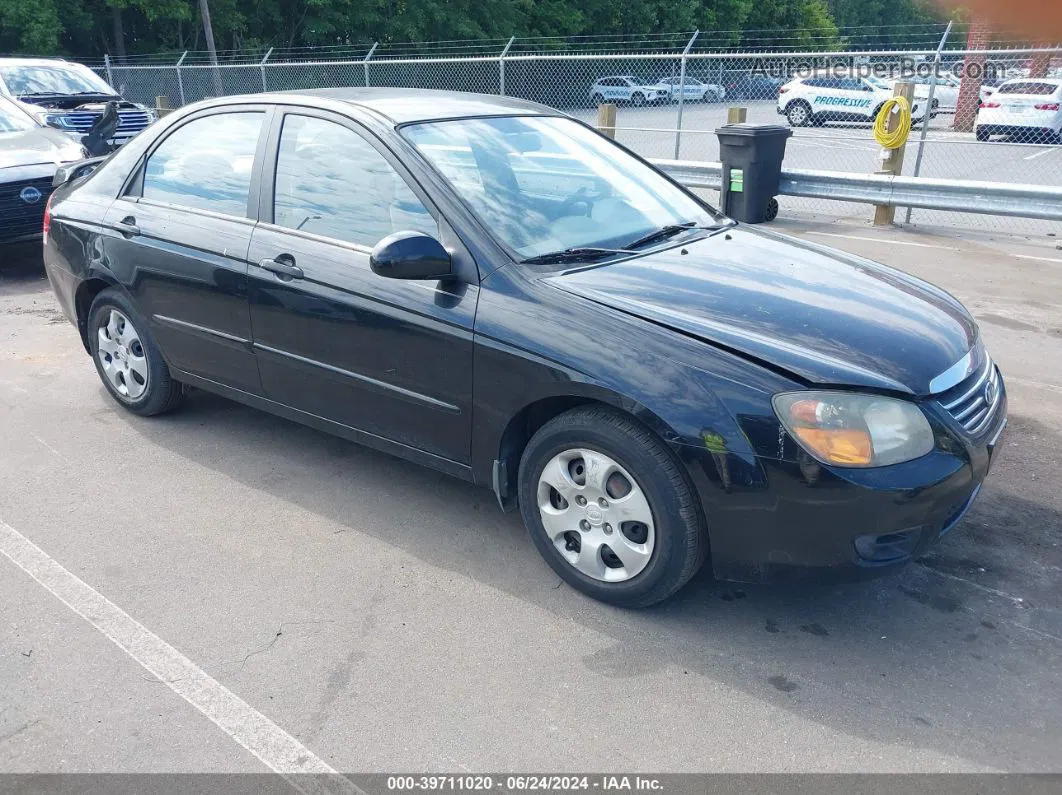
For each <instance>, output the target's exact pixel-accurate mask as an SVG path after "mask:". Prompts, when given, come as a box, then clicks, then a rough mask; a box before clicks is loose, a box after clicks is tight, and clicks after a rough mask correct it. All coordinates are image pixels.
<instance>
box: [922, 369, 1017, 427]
mask: <svg viewBox="0 0 1062 795" xmlns="http://www.w3.org/2000/svg"><path fill="white" fill-rule="evenodd" d="M1001 386H1002V385H1001V383H1000V378H999V369H998V368H997V367H996V365H995V363H994V362H993V361H992V358H991V357H990V356H988V355H987V354H986V355H985V361H984V364H982V365H981V367H980V368H978V370H977V371H976V372H974V373H973V374H971V375H970V376H968V377H966V378H965V379H963V380H962V381H961V382H959V383H958V384H957V385H955V386H954V387H952V388H951V389H949V390H947V391H946V392H944V393H942V394H940V395H938V396H937V400H938V402H939V403H940V405H941V406H942V407H943V408H944V410H945V411H947V412H948V413H949V414H951V416H952V417H954V418H955V419H956V421H958V423H959V424H960V425H962V427H963V428H965V429H966V431H967V432H968V433H969V434H970V435H971V436H977V435H978V434H981V433H983V432H984V431H985V430H987V429H988V427H989V426H990V425H991V424H992V419H993V418H994V417H995V415H996V409H997V408H999V403H1000V400H999V398H1000V395H1001V394H1002V392H1003V390H1002V388H1001Z"/></svg>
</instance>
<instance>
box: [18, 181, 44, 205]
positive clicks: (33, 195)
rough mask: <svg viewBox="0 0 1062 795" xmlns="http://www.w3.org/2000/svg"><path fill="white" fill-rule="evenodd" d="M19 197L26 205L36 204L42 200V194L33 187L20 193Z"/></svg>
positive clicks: (28, 187)
mask: <svg viewBox="0 0 1062 795" xmlns="http://www.w3.org/2000/svg"><path fill="white" fill-rule="evenodd" d="M18 197H19V198H20V199H22V201H24V202H25V203H26V204H36V203H37V202H39V201H40V200H41V192H40V191H39V190H37V189H36V188H35V187H33V186H32V185H28V186H26V187H25V188H23V189H22V190H21V191H20V192H19V194H18Z"/></svg>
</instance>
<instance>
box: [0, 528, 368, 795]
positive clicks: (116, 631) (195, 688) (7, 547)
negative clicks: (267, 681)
mask: <svg viewBox="0 0 1062 795" xmlns="http://www.w3.org/2000/svg"><path fill="white" fill-rule="evenodd" d="M0 553H3V555H4V556H5V557H7V558H8V559H9V560H10V561H11V562H12V563H14V564H15V565H16V566H18V567H19V568H20V569H22V570H23V571H24V572H26V573H27V574H28V575H29V576H30V577H32V578H33V579H35V580H36V581H37V582H38V583H40V584H41V585H42V586H44V588H45V589H47V590H48V591H49V592H50V593H51V594H52V596H54V597H55V598H56V599H58V600H59V601H60V602H62V603H63V604H65V605H66V606H67V607H69V608H70V609H71V610H73V611H74V612H75V613H77V614H78V615H79V616H81V617H82V618H83V619H85V620H86V621H88V622H89V623H90V624H92V626H94V627H95V628H96V629H98V630H99V631H100V632H101V633H103V635H104V636H105V637H106V638H107V639H108V640H110V641H111V642H112V643H114V644H115V645H116V646H117V647H118V648H120V649H121V650H122V651H124V652H125V653H126V654H128V655H129V656H130V657H132V658H133V659H134V660H136V661H137V662H138V663H140V664H141V665H142V666H143V667H144V668H146V669H147V670H148V671H150V672H151V674H152V675H154V676H155V677H157V678H158V680H159V681H160V682H162V683H163V684H165V685H166V686H167V687H169V688H170V690H172V691H173V692H174V693H176V694H177V695H179V696H180V697H181V698H183V699H184V700H185V701H187V702H188V703H189V704H191V705H192V706H193V707H195V708H196V709H197V710H199V711H200V712H202V713H203V714H204V715H206V717H208V718H209V719H210V720H211V721H213V722H214V723H215V724H216V725H217V726H218V728H220V729H221V730H222V731H223V732H225V733H226V734H227V735H229V737H231V738H232V739H233V740H235V741H236V742H237V743H239V744H240V745H242V746H243V747H244V748H246V749H247V750H248V751H250V752H251V753H252V754H254V755H255V756H256V757H258V759H260V760H261V761H262V762H263V763H264V764H265V765H266V766H267V767H268V768H269V769H271V770H273V771H275V772H276V773H280V774H281V775H283V776H284V777H285V778H287V779H288V781H289V783H291V785H292V786H293V787H295V788H296V789H298V790H300V791H304V792H306V791H312V792H337V793H340V792H341V793H359V792H361V790H359V789H358V788H357V787H355V786H354V785H353V784H352V783H351V782H350V781H349V780H348V779H346V778H343V777H342V776H340V775H339V774H338V773H337V772H336V771H335V770H333V769H332V768H331V767H330V766H329V765H328V764H327V763H325V762H324V760H322V759H320V758H319V757H318V756H316V755H315V754H314V753H313V752H312V751H310V749H308V748H306V746H304V745H303V744H302V743H300V742H299V741H298V740H296V739H295V738H294V737H292V736H291V735H290V734H288V733H287V732H286V731H284V730H283V729H281V728H280V727H279V726H277V725H276V724H275V723H273V721H271V720H270V719H269V718H267V717H266V716H265V715H263V714H262V713H261V712H259V711H258V710H256V709H255V708H254V707H252V706H251V705H250V704H248V703H246V702H245V701H243V700H242V699H240V698H239V697H237V696H236V695H234V694H233V693H232V692H231V691H230V690H228V688H226V687H225V686H224V685H222V684H221V683H220V682H218V681H217V680H215V679H213V678H211V677H210V676H209V675H208V674H207V673H206V672H205V671H203V670H201V669H200V668H198V667H197V666H196V665H195V663H193V662H192V661H191V660H189V659H188V658H187V657H185V656H184V655H183V654H181V653H180V652H179V651H177V650H176V649H175V648H173V646H171V645H170V644H168V643H166V641H164V640H163V639H162V638H160V637H158V636H157V635H155V634H154V633H153V632H151V631H150V630H149V629H147V628H146V627H145V626H144V625H143V624H141V623H140V622H138V621H136V620H135V619H133V618H132V617H131V616H130V615H129V614H128V613H126V612H125V611H124V610H122V609H121V608H120V607H118V606H117V605H116V604H114V603H113V602H111V601H109V600H108V599H107V598H106V597H105V596H103V595H102V594H101V593H99V592H98V591H96V590H95V589H94V588H93V587H92V586H90V585H89V584H88V583H86V582H84V581H82V580H80V579H78V578H77V577H76V576H75V575H74V574H72V573H70V572H69V571H67V570H66V569H65V568H63V566H62V565H60V564H59V563H58V562H57V561H56V560H54V559H53V558H51V557H50V556H49V555H48V553H46V552H45V551H44V550H43V549H41V548H40V547H38V546H37V545H36V544H34V543H33V542H32V541H30V540H29V539H28V538H26V537H25V536H24V535H22V534H21V533H20V532H18V531H17V530H15V529H14V528H13V527H11V526H10V525H8V524H6V523H5V522H4V521H3V520H0ZM304 774H316V775H313V776H311V777H306V776H305V775H304ZM325 776H327V778H325Z"/></svg>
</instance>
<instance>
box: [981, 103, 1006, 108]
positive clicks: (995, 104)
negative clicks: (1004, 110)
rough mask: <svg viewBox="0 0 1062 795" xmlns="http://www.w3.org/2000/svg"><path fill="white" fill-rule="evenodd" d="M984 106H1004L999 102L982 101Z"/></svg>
mask: <svg viewBox="0 0 1062 795" xmlns="http://www.w3.org/2000/svg"><path fill="white" fill-rule="evenodd" d="M981 107H982V108H999V107H1002V106H1001V105H1000V104H999V103H998V102H982V103H981Z"/></svg>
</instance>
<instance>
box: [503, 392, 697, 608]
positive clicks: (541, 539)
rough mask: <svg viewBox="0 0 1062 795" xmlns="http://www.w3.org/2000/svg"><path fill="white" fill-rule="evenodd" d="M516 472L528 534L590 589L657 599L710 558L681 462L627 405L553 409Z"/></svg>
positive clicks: (571, 578)
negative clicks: (625, 408) (624, 408)
mask: <svg viewBox="0 0 1062 795" xmlns="http://www.w3.org/2000/svg"><path fill="white" fill-rule="evenodd" d="M519 478H520V479H519V497H520V511H521V513H522V514H523V519H524V523H525V525H526V526H527V529H528V532H529V533H530V534H531V539H532V541H533V542H534V544H535V546H536V547H537V548H538V551H539V552H540V553H541V554H542V556H543V557H544V558H545V559H546V562H547V563H549V565H550V566H551V567H552V568H553V570H554V571H556V572H557V574H558V575H559V576H560V577H561V578H562V579H564V580H565V582H567V583H568V584H569V585H571V586H573V587H574V588H576V589H577V590H579V591H582V592H583V593H585V594H587V595H588V596H591V597H593V598H595V599H599V600H601V601H603V602H608V603H610V604H615V605H620V606H624V607H644V606H647V605H651V604H654V603H655V602H659V601H661V600H663V599H666V598H667V597H669V596H671V595H672V594H673V593H675V592H676V591H677V590H678V589H679V588H681V587H682V586H683V585H684V584H685V583H686V582H687V581H688V580H689V579H690V578H691V577H692V576H693V575H694V574H695V573H696V572H697V570H698V569H699V568H700V566H701V564H702V563H703V562H704V559H705V557H706V555H707V550H708V539H707V534H706V532H705V529H704V522H703V519H702V517H701V511H700V509H699V507H698V504H697V502H696V500H695V498H694V494H693V490H692V488H691V487H690V485H689V483H688V482H687V479H686V477H685V475H684V473H683V470H682V468H681V466H680V465H679V464H678V462H677V461H676V460H675V459H674V457H673V456H672V454H671V453H670V452H669V451H668V450H667V448H666V447H665V446H664V445H663V443H662V442H661V441H660V440H659V439H658V438H657V437H656V436H655V435H654V434H653V433H652V432H650V431H649V430H648V429H647V428H645V427H644V426H643V425H641V424H640V423H638V422H637V421H636V420H634V419H633V418H631V417H629V416H627V415H625V414H622V413H620V412H618V411H615V410H612V409H609V408H605V407H586V408H577V409H573V410H571V411H569V412H566V413H564V414H562V415H560V416H559V417H556V418H554V419H553V420H551V421H550V422H548V423H547V424H546V425H544V426H543V427H542V428H541V429H539V431H538V432H537V433H535V435H534V436H533V437H532V439H531V441H530V442H528V445H527V447H526V449H525V450H524V454H523V457H522V458H521V461H520V476H519Z"/></svg>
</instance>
